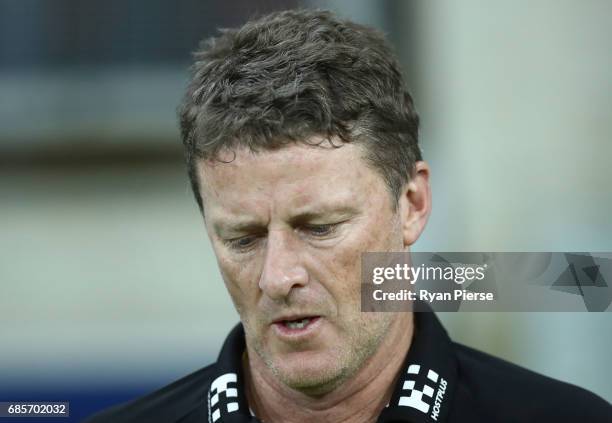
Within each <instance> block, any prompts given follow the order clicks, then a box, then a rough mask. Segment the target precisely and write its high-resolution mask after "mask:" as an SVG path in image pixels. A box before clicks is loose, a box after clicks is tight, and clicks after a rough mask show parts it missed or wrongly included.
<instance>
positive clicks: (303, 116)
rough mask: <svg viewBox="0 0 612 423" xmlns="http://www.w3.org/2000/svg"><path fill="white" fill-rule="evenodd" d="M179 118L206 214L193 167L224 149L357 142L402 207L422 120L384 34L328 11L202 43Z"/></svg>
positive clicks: (290, 14) (278, 17)
mask: <svg viewBox="0 0 612 423" xmlns="http://www.w3.org/2000/svg"><path fill="white" fill-rule="evenodd" d="M179 114H180V123H181V134H182V138H183V143H184V145H185V153H186V159H187V164H188V169H189V177H190V180H191V184H192V188H193V190H194V194H195V197H196V201H197V202H198V204H199V206H200V208H202V197H201V195H200V187H199V184H198V178H197V174H196V171H195V170H196V163H197V162H198V160H200V159H202V158H204V159H208V158H218V153H219V152H220V151H221V150H223V149H230V150H231V149H234V148H236V147H239V146H244V147H247V148H249V149H251V150H253V151H261V150H272V149H276V148H279V147H282V146H284V145H286V144H288V143H296V142H298V143H300V142H308V140H311V139H312V137H314V136H323V137H325V138H326V139H335V140H336V141H339V143H338V144H342V143H360V144H363V146H364V147H365V159H366V161H367V162H368V163H369V164H370V165H372V166H373V168H374V169H376V170H377V171H378V172H379V173H380V174H381V176H382V177H383V178H384V180H385V182H386V184H387V186H388V188H389V191H390V192H391V194H392V195H393V196H394V197H395V198H396V199H397V197H398V196H399V192H400V189H401V187H402V186H403V185H404V184H405V183H406V181H407V179H408V175H409V173H410V172H411V171H412V170H413V168H414V164H415V163H416V161H418V160H421V153H420V150H419V147H418V123H419V120H418V116H417V114H416V112H415V109H414V105H413V103H412V99H411V97H410V95H409V93H408V92H407V90H406V87H405V86H404V82H403V79H402V76H401V71H400V67H399V65H398V63H397V60H396V59H395V57H394V55H393V53H392V51H391V49H390V47H389V45H388V44H387V42H386V41H385V39H384V37H383V35H382V34H381V33H379V32H377V31H375V30H373V29H371V28H368V27H365V26H362V25H358V24H355V23H352V22H348V21H342V20H339V19H337V18H336V17H334V16H333V15H332V14H331V13H329V12H323V11H285V12H279V13H273V14H271V15H267V16H264V17H262V18H260V19H258V20H254V21H251V22H248V23H246V24H245V25H244V26H243V27H241V28H239V29H237V30H234V29H232V30H225V31H223V33H222V35H221V36H219V37H216V38H211V39H208V40H205V41H204V42H203V43H202V45H201V47H200V49H199V50H198V51H197V52H196V54H195V64H194V65H193V67H192V79H191V82H190V84H189V86H188V89H187V92H186V95H185V97H184V99H183V103H182V104H181V107H180V109H179Z"/></svg>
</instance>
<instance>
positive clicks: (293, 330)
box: [273, 316, 321, 338]
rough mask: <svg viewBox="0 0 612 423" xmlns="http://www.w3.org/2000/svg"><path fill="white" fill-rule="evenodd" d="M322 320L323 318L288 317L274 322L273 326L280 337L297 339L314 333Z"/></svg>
mask: <svg viewBox="0 0 612 423" xmlns="http://www.w3.org/2000/svg"><path fill="white" fill-rule="evenodd" d="M320 320H321V316H295V317H287V318H281V319H278V320H276V321H274V323H273V326H274V328H275V329H276V332H277V333H278V334H279V335H281V336H283V337H292V338H295V337H302V336H305V335H307V334H308V333H311V332H313V331H314V330H315V329H316V327H317V326H318V323H319V322H320Z"/></svg>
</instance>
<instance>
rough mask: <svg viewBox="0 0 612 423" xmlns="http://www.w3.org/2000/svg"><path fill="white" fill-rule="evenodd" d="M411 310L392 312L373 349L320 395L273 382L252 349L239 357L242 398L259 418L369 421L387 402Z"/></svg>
mask: <svg viewBox="0 0 612 423" xmlns="http://www.w3.org/2000/svg"><path fill="white" fill-rule="evenodd" d="M412 334H413V315H412V313H398V315H397V316H396V318H395V319H394V320H393V323H392V324H391V326H390V327H389V331H388V333H387V336H386V337H385V339H384V340H383V342H382V344H381V345H380V346H379V348H378V350H377V351H376V352H375V353H374V354H373V355H372V356H371V357H370V358H369V359H367V360H366V361H365V363H364V364H363V366H362V367H361V368H360V369H359V370H358V371H357V372H356V373H355V374H354V375H353V376H352V377H350V378H349V379H348V380H347V381H346V382H344V383H343V384H342V385H340V386H338V387H337V388H335V389H334V390H332V391H331V392H328V393H326V394H324V395H322V396H316V397H313V396H309V395H307V394H305V393H302V392H299V391H296V390H293V389H291V388H289V387H287V386H286V385H284V384H282V383H281V382H280V381H278V380H277V379H276V378H275V377H274V376H273V375H272V374H271V372H270V371H269V370H268V368H267V367H266V366H265V365H264V366H262V365H261V364H262V363H259V362H258V361H261V360H260V359H259V357H257V354H255V353H252V354H249V355H248V361H247V362H245V363H244V364H245V365H244V367H245V376H246V387H247V390H246V391H247V392H246V393H247V399H248V402H249V406H250V407H251V409H252V410H253V411H254V412H255V415H256V416H257V417H258V419H259V420H261V421H262V422H265V423H276V422H282V423H293V422H296V423H297V422H301V423H311V422H313V423H323V422H334V423H339V422H356V423H369V422H374V421H376V419H377V418H378V415H379V414H380V412H381V410H382V409H383V408H385V406H386V405H387V404H388V403H389V401H390V399H391V395H392V393H393V389H394V387H395V382H396V380H397V377H398V375H399V372H400V370H401V368H402V365H403V362H404V358H405V357H406V354H407V352H408V349H409V348H410V343H411V340H412Z"/></svg>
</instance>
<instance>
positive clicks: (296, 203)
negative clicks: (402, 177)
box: [198, 142, 382, 216]
mask: <svg viewBox="0 0 612 423" xmlns="http://www.w3.org/2000/svg"><path fill="white" fill-rule="evenodd" d="M198 178H199V182H200V187H201V194H202V197H203V203H204V208H205V213H206V215H207V216H208V215H209V212H210V211H212V210H210V209H211V208H213V209H214V208H218V207H222V208H223V209H224V211H223V212H224V213H227V212H234V213H240V212H242V211H244V210H247V209H253V208H258V207H260V208H265V207H269V206H270V204H272V205H274V206H280V205H287V206H291V207H293V208H296V207H305V206H308V205H310V206H313V205H318V206H320V207H325V206H326V203H329V202H330V201H331V202H336V203H338V202H347V201H350V200H353V201H354V200H359V199H360V198H361V197H363V196H364V195H366V194H367V192H368V191H370V190H372V189H373V186H376V189H380V185H381V184H382V178H380V177H379V175H378V173H377V172H374V171H373V170H372V169H371V168H370V167H369V166H367V164H366V162H365V161H364V159H363V150H362V148H361V147H360V146H358V145H355V144H341V146H340V147H333V146H331V144H329V142H323V143H321V145H308V144H305V143H295V144H289V145H288V146H286V147H283V148H280V149H277V150H272V151H260V152H256V153H254V152H252V151H250V150H249V149H248V148H245V147H243V148H239V149H237V150H235V151H231V152H230V151H226V152H223V153H222V154H221V155H220V157H219V158H218V160H214V161H212V160H208V161H204V160H202V161H200V162H199V163H198Z"/></svg>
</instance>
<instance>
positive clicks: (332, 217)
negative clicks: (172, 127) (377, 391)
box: [198, 144, 404, 392]
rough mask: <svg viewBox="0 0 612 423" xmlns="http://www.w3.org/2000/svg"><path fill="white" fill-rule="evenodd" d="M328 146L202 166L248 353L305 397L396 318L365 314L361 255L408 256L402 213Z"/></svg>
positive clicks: (356, 161) (367, 174)
mask: <svg viewBox="0 0 612 423" xmlns="http://www.w3.org/2000/svg"><path fill="white" fill-rule="evenodd" d="M326 145H328V144H323V145H322V146H311V145H304V144H292V145H289V146H287V147H284V148H282V149H280V150H276V151H265V152H259V153H252V152H250V151H249V150H247V149H239V150H237V151H236V152H235V159H234V160H232V158H234V153H233V152H227V154H226V155H222V157H221V159H222V160H223V161H230V160H232V161H231V162H229V163H222V162H220V161H214V162H213V161H202V162H201V163H199V166H198V174H199V178H200V184H201V187H202V198H203V201H204V214H205V219H206V228H207V231H208V234H209V236H210V239H211V242H212V245H213V248H214V250H215V253H216V256H217V260H218V263H219V267H220V270H221V274H222V276H223V279H224V281H225V284H226V286H227V289H228V291H229V293H230V295H231V297H232V300H233V302H234V304H235V306H236V309H237V311H238V313H239V314H240V318H241V320H242V323H243V324H244V328H245V334H246V341H247V348H248V352H249V354H253V353H256V354H257V355H258V356H259V358H261V360H262V361H263V362H264V363H265V365H266V366H267V368H269V369H270V370H271V371H272V372H273V374H274V375H275V376H276V377H277V378H278V379H279V380H280V381H281V382H283V383H284V384H286V385H287V386H289V387H291V388H293V389H297V390H301V391H304V392H321V391H327V390H330V389H333V387H335V386H337V385H338V384H340V383H342V382H343V381H344V380H346V379H347V378H349V377H350V376H352V375H353V374H354V373H355V372H356V371H357V370H358V369H359V368H360V367H361V365H362V364H363V363H364V361H365V360H366V359H367V358H368V357H370V356H371V355H372V354H373V353H374V352H375V351H376V349H377V348H378V346H379V345H380V343H381V341H382V338H383V336H384V333H385V331H386V329H387V328H388V326H389V324H390V323H391V320H392V319H393V315H392V314H391V313H361V312H360V272H361V253H362V252H364V251H402V250H403V249H404V243H403V237H402V222H401V218H400V214H398V213H395V212H394V207H393V202H392V198H391V196H390V194H389V191H388V188H387V186H386V184H385V183H384V181H383V179H382V177H381V176H380V175H379V174H378V173H377V172H376V171H374V170H373V169H371V168H370V167H368V166H367V165H366V164H365V162H364V160H363V159H362V150H361V148H360V147H359V146H356V145H354V144H344V145H343V146H342V147H341V148H330V147H329V146H327V147H326Z"/></svg>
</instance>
